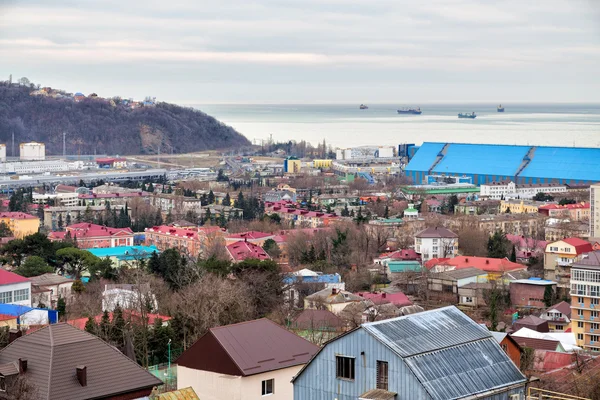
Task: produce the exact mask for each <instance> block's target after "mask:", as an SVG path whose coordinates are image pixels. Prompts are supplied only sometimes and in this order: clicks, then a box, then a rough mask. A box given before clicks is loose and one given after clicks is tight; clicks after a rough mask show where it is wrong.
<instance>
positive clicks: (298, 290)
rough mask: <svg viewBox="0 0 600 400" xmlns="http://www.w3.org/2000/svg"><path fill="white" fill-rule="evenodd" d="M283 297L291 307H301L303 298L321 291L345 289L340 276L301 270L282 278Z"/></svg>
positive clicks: (305, 269)
mask: <svg viewBox="0 0 600 400" xmlns="http://www.w3.org/2000/svg"><path fill="white" fill-rule="evenodd" d="M283 284H284V290H283V297H284V299H285V301H286V302H288V303H289V304H290V305H291V306H293V307H301V306H302V305H303V304H304V297H306V296H309V295H311V294H313V293H316V292H318V291H319V290H323V289H334V288H335V289H338V290H344V289H346V284H345V283H344V282H342V277H341V276H340V274H338V273H335V274H323V273H321V272H314V271H311V270H310V269H307V268H303V269H301V270H299V271H295V272H292V273H291V274H288V275H287V276H286V277H284V278H283Z"/></svg>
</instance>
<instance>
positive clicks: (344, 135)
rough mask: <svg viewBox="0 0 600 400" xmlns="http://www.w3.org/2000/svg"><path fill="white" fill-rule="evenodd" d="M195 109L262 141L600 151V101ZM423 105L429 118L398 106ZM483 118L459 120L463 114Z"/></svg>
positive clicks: (218, 107)
mask: <svg viewBox="0 0 600 400" xmlns="http://www.w3.org/2000/svg"><path fill="white" fill-rule="evenodd" d="M358 106H359V105H358V104H356V105H341V104H339V105H335V104H334V105H332V104H328V105H248V104H244V105H230V104H228V105H194V107H195V108H197V109H200V110H202V111H204V112H206V113H208V114H210V115H212V116H214V117H216V118H218V119H219V120H221V121H223V122H225V123H226V124H228V125H231V126H232V127H234V128H235V129H236V130H238V131H239V132H241V133H242V134H244V135H246V137H248V138H249V139H250V140H252V141H255V142H256V143H257V144H258V143H260V141H261V140H266V139H268V138H269V136H270V135H272V136H273V140H274V141H286V140H297V141H299V140H307V141H309V142H311V143H312V144H316V143H318V142H322V141H323V139H326V141H327V143H330V144H332V145H333V146H340V147H346V146H361V145H398V144H399V143H417V144H420V143H422V142H424V141H429V142H431V141H436V142H437V141H439V142H463V143H499V144H530V145H549V146H568V147H571V146H578V147H579V146H581V147H600V104H537V105H536V104H505V105H504V107H505V112H504V113H498V112H497V111H496V104H445V105H442V104H429V105H427V104H425V105H423V104H414V105H413V104H397V105H391V104H369V109H368V110H360V109H359V108H358ZM408 106H420V107H421V110H422V111H423V114H421V115H399V114H397V112H396V109H397V108H398V107H408ZM473 111H474V112H475V113H476V114H477V118H476V119H474V120H471V119H458V116H457V114H458V113H459V112H469V113H470V112H473Z"/></svg>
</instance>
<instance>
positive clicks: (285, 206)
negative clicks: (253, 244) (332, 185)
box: [265, 201, 337, 219]
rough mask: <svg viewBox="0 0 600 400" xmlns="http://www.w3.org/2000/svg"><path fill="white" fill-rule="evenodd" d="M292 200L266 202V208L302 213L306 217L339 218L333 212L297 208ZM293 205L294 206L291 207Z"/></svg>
mask: <svg viewBox="0 0 600 400" xmlns="http://www.w3.org/2000/svg"><path fill="white" fill-rule="evenodd" d="M292 205H293V204H292V203H291V202H282V201H278V202H275V203H272V202H268V201H267V202H265V208H266V209H268V210H267V212H277V213H280V214H294V215H302V216H304V217H313V218H314V217H316V218H323V219H325V218H337V215H336V214H334V213H332V214H328V213H324V212H321V211H309V210H306V209H303V208H295V207H294V206H292ZM290 206H292V207H290Z"/></svg>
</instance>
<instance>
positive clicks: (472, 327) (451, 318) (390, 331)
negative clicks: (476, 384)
mask: <svg viewBox="0 0 600 400" xmlns="http://www.w3.org/2000/svg"><path fill="white" fill-rule="evenodd" d="M362 327H363V328H364V329H366V330H367V331H368V332H369V333H371V334H373V335H374V336H375V337H376V338H378V339H379V340H380V341H382V342H383V343H384V344H386V345H387V346H389V347H390V348H391V349H392V350H394V351H395V352H397V353H398V354H399V355H401V356H402V357H409V356H413V355H416V354H420V353H426V352H430V351H433V350H439V349H443V348H447V347H452V346H456V345H459V344H463V343H467V342H471V341H474V340H479V339H485V338H488V337H491V334H490V332H489V331H488V330H487V329H485V328H483V327H481V326H479V325H478V324H476V323H475V322H474V321H473V320H472V319H470V318H469V317H467V316H466V315H465V314H463V313H462V312H461V311H460V310H459V309H458V308H456V307H453V306H450V307H444V308H438V309H436V310H430V311H424V312H420V313H416V314H411V315H407V316H403V317H398V318H393V319H388V320H384V321H378V322H371V323H368V324H363V325H362Z"/></svg>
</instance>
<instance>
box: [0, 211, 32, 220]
mask: <svg viewBox="0 0 600 400" xmlns="http://www.w3.org/2000/svg"><path fill="white" fill-rule="evenodd" d="M0 218H10V219H38V217H36V216H33V215H31V214H26V213H24V212H20V211H6V212H3V213H0Z"/></svg>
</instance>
